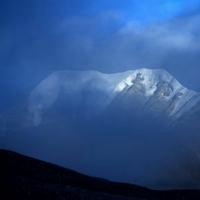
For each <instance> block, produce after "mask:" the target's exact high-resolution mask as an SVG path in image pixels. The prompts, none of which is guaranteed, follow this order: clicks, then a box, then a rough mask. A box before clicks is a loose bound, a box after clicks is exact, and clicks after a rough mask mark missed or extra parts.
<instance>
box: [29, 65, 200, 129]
mask: <svg viewBox="0 0 200 200" xmlns="http://www.w3.org/2000/svg"><path fill="white" fill-rule="evenodd" d="M122 93H123V94H126V95H125V96H127V99H129V100H130V99H132V100H131V101H132V102H131V101H129V103H127V105H128V104H129V105H130V106H131V104H133V102H135V99H139V102H140V104H141V103H142V104H143V105H148V107H150V108H151V109H152V110H153V112H155V113H157V112H160V111H161V110H165V111H166V112H167V115H168V116H171V117H174V118H178V117H180V116H181V115H182V113H184V112H185V111H187V110H189V109H191V106H193V105H195V102H196V100H199V99H198V98H197V99H196V98H194V97H195V96H196V95H197V93H196V92H194V91H191V90H188V89H187V88H185V87H183V86H182V85H181V84H180V83H179V82H178V81H177V80H176V79H175V78H174V77H173V76H172V75H170V74H169V73H168V72H167V71H165V70H163V69H147V68H141V69H136V70H130V71H126V72H121V73H114V74H105V73H101V72H98V71H68V70H66V71H58V72H54V73H52V74H51V75H49V76H48V77H47V78H46V79H44V80H43V81H42V82H41V83H40V84H39V85H38V86H37V87H36V88H35V89H34V90H33V91H32V93H31V96H30V103H29V111H30V113H31V114H32V116H33V119H34V121H35V122H34V123H35V124H36V125H38V124H40V122H41V120H42V115H43V113H45V112H46V110H48V108H50V107H52V106H53V105H54V104H55V102H57V101H58V100H59V99H60V98H63V99H64V100H63V101H62V102H65V106H66V107H67V106H68V107H73V108H74V109H73V110H75V111H74V112H77V109H78V108H79V109H80V106H81V107H82V108H83V110H84V111H83V112H85V113H87V114H86V115H88V113H90V114H89V115H93V114H94V113H95V114H96V113H100V112H102V111H103V110H105V109H106V107H107V106H109V105H110V104H111V103H112V101H113V100H114V99H115V98H116V97H117V96H118V95H119V94H122ZM130 96H131V98H130ZM197 96H199V95H197ZM187 102H191V103H190V104H188V103H187ZM186 104H187V106H186ZM158 105H159V109H157V107H158ZM120 106H121V105H119V107H120ZM154 107H155V109H154ZM183 108H184V109H183ZM147 109H149V108H147ZM92 113H93V114H92Z"/></svg>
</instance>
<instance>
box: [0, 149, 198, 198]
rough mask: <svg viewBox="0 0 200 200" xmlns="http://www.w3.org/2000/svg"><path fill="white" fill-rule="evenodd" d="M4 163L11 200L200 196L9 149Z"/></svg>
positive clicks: (4, 153) (0, 155)
mask: <svg viewBox="0 0 200 200" xmlns="http://www.w3.org/2000/svg"><path fill="white" fill-rule="evenodd" d="M0 162H1V172H0V174H1V177H0V180H1V185H3V186H4V188H3V189H4V190H3V191H4V195H5V197H6V198H7V199H20V200H23V199H26V200H27V199H80V200H81V199H98V198H100V199H127V200H128V199H135V198H137V199H183V198H184V199H200V191H197V190H194V191H192V190H190V191H189V190H188V191H166V192H165V191H154V190H150V189H147V188H144V187H140V186H136V185H132V184H124V183H116V182H111V181H108V180H104V179H100V178H94V177H90V176H87V175H83V174H80V173H78V172H76V171H73V170H70V169H65V168H62V167H59V166H56V165H53V164H49V163H47V162H43V161H41V160H37V159H34V158H30V157H27V156H23V155H20V154H18V153H15V152H11V151H7V150H0ZM1 199H3V198H1ZM4 199H5V198H4Z"/></svg>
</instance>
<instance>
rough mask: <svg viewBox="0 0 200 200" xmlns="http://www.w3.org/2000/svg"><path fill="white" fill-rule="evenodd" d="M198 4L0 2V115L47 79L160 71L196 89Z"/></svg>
mask: <svg viewBox="0 0 200 200" xmlns="http://www.w3.org/2000/svg"><path fill="white" fill-rule="evenodd" d="M199 8H200V2H199V1H198V0H190V1H189V0H141V1H139V0H95V1H94V0H30V1H26V0H18V1H16V0H2V1H1V2H0V30H1V32H0V42H1V47H0V86H1V90H2V91H3V92H2V93H1V95H2V96H1V99H2V101H1V104H0V111H1V110H2V109H5V108H7V107H9V106H10V105H14V104H15V102H17V99H18V98H20V96H23V95H24V93H28V92H29V91H30V90H31V89H32V88H33V87H34V86H35V85H37V84H38V83H39V82H40V81H41V80H42V79H44V78H45V76H47V75H48V74H49V73H51V72H52V71H55V70H64V69H74V70H76V69H84V70H85V69H95V70H99V71H103V72H118V71H125V70H128V69H133V68H138V67H148V68H164V69H166V70H168V71H169V72H170V73H172V74H173V75H174V76H176V77H177V78H178V80H180V81H181V83H183V84H184V85H186V86H187V87H189V88H192V89H195V90H200V81H199V75H198V74H199V72H200V69H199V65H200V63H199V54H200V49H199V41H200V38H199V35H200V34H199V33H200V30H199V29H200V28H198V27H200V24H199V21H200V20H199V16H200V9H199Z"/></svg>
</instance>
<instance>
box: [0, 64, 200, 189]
mask: <svg viewBox="0 0 200 200" xmlns="http://www.w3.org/2000/svg"><path fill="white" fill-rule="evenodd" d="M3 119H5V117H4V118H3ZM7 119H8V120H7ZM199 120H200V95H199V93H197V92H195V91H192V90H189V89H187V88H185V87H184V86H182V85H181V84H180V83H179V82H178V81H177V80H176V79H175V78H174V77H173V76H172V75H170V74H169V73H168V72H166V71H164V70H160V69H159V70H152V69H144V68H143V69H137V70H132V71H126V72H122V73H116V74H104V73H100V72H97V71H57V72H54V73H52V74H50V75H49V76H48V77H47V78H45V79H44V80H43V81H42V82H41V83H39V85H38V86H37V87H36V88H35V89H34V90H33V91H32V92H30V96H29V98H28V101H27V100H26V99H25V103H23V106H22V109H21V108H17V109H16V110H15V111H14V112H12V113H11V114H10V115H9V116H8V117H7V118H6V119H5V120H4V122H5V123H3V124H2V125H1V126H0V128H1V129H2V130H3V131H2V132H3V137H1V140H0V147H3V148H6V149H10V150H15V151H18V152H21V153H24V154H26V155H29V156H33V157H36V158H39V159H42V160H47V161H50V162H53V163H56V164H60V165H63V166H65V167H69V168H72V169H75V170H78V171H80V172H83V173H86V174H89V175H92V176H98V177H103V178H108V179H111V180H116V181H121V182H130V183H135V184H139V185H144V186H148V187H155V188H163V189H166V188H188V187H190V188H200V185H199V182H200V175H199V167H200V161H199V155H200V149H199V145H200V142H199V141H200V139H199V138H200V137H199V133H200V125H199ZM0 122H1V120H0ZM0 133H1V130H0Z"/></svg>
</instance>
